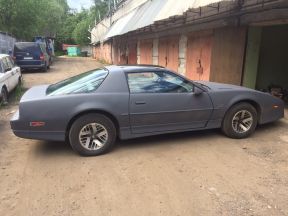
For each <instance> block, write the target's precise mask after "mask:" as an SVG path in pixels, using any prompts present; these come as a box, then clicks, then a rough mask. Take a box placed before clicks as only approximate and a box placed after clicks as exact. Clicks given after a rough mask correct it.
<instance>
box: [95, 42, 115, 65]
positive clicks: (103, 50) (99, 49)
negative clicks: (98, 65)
mask: <svg viewBox="0 0 288 216" xmlns="http://www.w3.org/2000/svg"><path fill="white" fill-rule="evenodd" d="M92 56H93V58H95V59H96V60H98V61H105V62H106V63H109V64H111V63H112V48H111V42H106V43H103V44H98V45H96V46H94V47H93V55H92Z"/></svg>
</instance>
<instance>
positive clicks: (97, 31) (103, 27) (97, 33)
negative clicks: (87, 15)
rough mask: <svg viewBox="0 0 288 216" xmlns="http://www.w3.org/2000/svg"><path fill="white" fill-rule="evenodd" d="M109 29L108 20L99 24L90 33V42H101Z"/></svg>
mask: <svg viewBox="0 0 288 216" xmlns="http://www.w3.org/2000/svg"><path fill="white" fill-rule="evenodd" d="M109 29H110V20H109V19H108V18H106V19H103V20H102V21H101V22H99V23H98V24H97V25H96V26H95V27H94V28H93V29H92V31H91V42H92V43H97V42H99V41H103V40H104V37H105V35H106V33H107V31H108V30H109Z"/></svg>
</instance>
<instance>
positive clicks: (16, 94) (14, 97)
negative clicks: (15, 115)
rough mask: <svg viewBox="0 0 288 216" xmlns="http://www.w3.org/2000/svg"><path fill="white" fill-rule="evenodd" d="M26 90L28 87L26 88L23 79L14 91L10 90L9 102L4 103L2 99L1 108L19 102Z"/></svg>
mask: <svg viewBox="0 0 288 216" xmlns="http://www.w3.org/2000/svg"><path fill="white" fill-rule="evenodd" d="M26 90H27V89H26V88H24V85H23V81H22V82H21V84H20V85H17V87H16V88H15V89H14V90H13V91H12V92H10V94H9V97H8V104H3V102H2V101H0V108H1V107H4V106H8V105H12V104H13V105H16V104H19V101H20V99H21V97H22V95H23V94H24V93H25V91H26Z"/></svg>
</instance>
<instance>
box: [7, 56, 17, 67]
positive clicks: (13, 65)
mask: <svg viewBox="0 0 288 216" xmlns="http://www.w3.org/2000/svg"><path fill="white" fill-rule="evenodd" d="M7 62H8V65H9V68H13V67H15V63H14V60H13V59H12V58H11V57H10V56H9V57H7Z"/></svg>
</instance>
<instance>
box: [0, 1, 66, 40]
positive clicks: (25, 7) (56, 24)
mask: <svg viewBox="0 0 288 216" xmlns="http://www.w3.org/2000/svg"><path fill="white" fill-rule="evenodd" d="M68 10H69V7H68V4H67V2H66V0H9V1H7V0H0V30H1V31H7V32H9V33H11V34H13V35H14V36H16V37H17V38H20V39H25V40H31V39H32V38H33V37H34V36H36V35H47V36H54V35H55V34H56V32H57V30H58V29H59V28H60V27H61V26H60V21H61V20H62V19H63V17H64V16H65V14H66V13H67V11H68Z"/></svg>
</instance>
